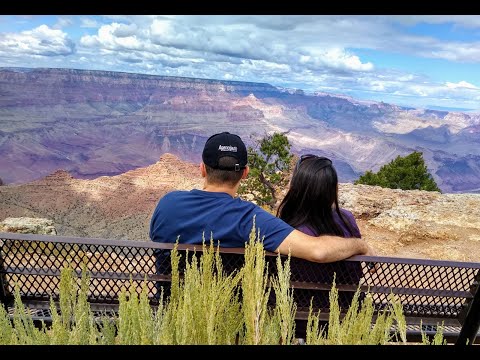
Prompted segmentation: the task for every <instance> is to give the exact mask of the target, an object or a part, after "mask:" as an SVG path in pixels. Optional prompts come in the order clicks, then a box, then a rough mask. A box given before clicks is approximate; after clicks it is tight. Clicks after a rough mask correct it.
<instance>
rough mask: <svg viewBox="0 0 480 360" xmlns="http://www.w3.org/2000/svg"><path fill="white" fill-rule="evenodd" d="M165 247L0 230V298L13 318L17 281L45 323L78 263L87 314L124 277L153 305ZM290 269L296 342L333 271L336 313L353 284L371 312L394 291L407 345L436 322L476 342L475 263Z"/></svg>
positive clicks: (236, 259) (350, 262)
mask: <svg viewBox="0 0 480 360" xmlns="http://www.w3.org/2000/svg"><path fill="white" fill-rule="evenodd" d="M172 248H173V244H160V243H153V242H143V241H133V240H128V241H127V240H109V239H89V238H67V237H61V236H46V235H31V234H16V233H0V301H1V302H2V304H3V306H4V307H5V308H6V309H7V311H8V312H9V313H10V314H11V315H13V292H14V287H15V283H17V284H18V286H19V289H20V293H21V298H22V301H23V303H24V304H25V305H26V306H27V307H28V309H29V311H30V313H31V314H32V316H33V319H34V321H40V320H43V321H45V322H46V323H47V324H48V322H49V321H51V316H50V310H49V301H50V297H53V299H54V300H58V293H59V288H58V285H59V280H60V271H61V269H62V268H63V267H65V266H66V265H67V264H69V265H70V266H72V267H73V269H74V270H75V271H76V272H77V275H79V276H80V274H81V269H82V262H83V261H85V259H87V261H86V265H87V268H88V270H89V271H90V275H91V282H90V293H89V294H88V300H89V302H90V304H91V307H92V310H93V311H94V313H95V312H98V314H100V312H104V311H105V310H110V311H113V312H115V311H116V310H117V309H118V296H119V294H120V291H121V288H122V287H127V288H128V287H129V284H130V280H133V282H134V283H136V284H138V288H139V289H140V288H141V284H142V283H143V282H144V280H145V279H146V284H147V287H148V290H149V298H150V302H151V304H152V306H155V305H157V304H158V299H157V296H156V295H157V286H158V285H161V286H164V288H167V289H168V287H169V284H170V281H171V276H170V275H169V274H168V272H167V273H165V274H157V271H156V269H157V267H158V266H159V265H160V266H163V267H165V268H166V269H168V265H169V264H166V263H164V264H157V265H156V264H155V260H156V258H157V257H156V253H158V251H164V250H170V249H172ZM187 249H189V250H193V249H195V250H196V251H197V252H199V251H201V246H193V245H179V251H180V253H183V255H184V253H185V251H186V250H187ZM190 253H191V251H190ZM220 254H221V257H222V262H223V265H224V268H225V269H226V270H227V271H228V269H230V270H232V269H239V268H240V267H241V266H242V265H243V260H244V249H243V248H221V249H220ZM266 261H267V263H269V272H270V273H272V272H273V271H274V270H275V269H276V266H275V261H276V255H275V254H273V253H268V252H267V254H266ZM371 263H375V264H376V267H377V270H376V271H375V272H370V271H369V270H370V268H369V264H371ZM156 266H157V267H156ZM290 266H291V286H292V288H294V299H295V301H296V303H297V313H296V337H298V338H304V337H305V325H306V321H307V318H308V310H309V306H310V300H311V298H312V296H313V299H314V301H313V306H314V310H315V311H317V310H321V313H320V316H321V319H322V320H325V321H326V320H328V315H329V305H328V292H329V291H330V289H331V283H332V277H333V273H334V272H335V273H336V284H337V288H338V290H339V300H340V305H341V306H342V308H343V309H344V310H346V306H348V301H349V300H350V299H351V297H352V294H353V293H354V292H355V290H356V289H357V286H358V285H360V287H361V289H362V291H367V290H368V291H369V293H370V294H371V295H372V298H373V301H374V305H375V308H376V310H377V311H378V310H380V309H382V308H383V307H384V306H385V305H386V303H387V302H388V294H390V292H392V293H394V294H397V295H398V297H399V298H400V299H401V301H402V305H403V311H404V315H405V317H406V321H407V340H408V341H421V330H423V331H424V332H425V333H427V334H430V335H431V334H434V333H435V331H436V326H437V324H441V323H442V322H443V324H444V327H445V328H444V337H445V339H446V340H447V341H448V342H451V343H452V342H455V343H457V344H465V343H466V342H467V340H468V343H470V344H471V343H474V342H475V343H479V342H480V336H477V333H478V330H479V326H480V290H479V287H480V286H479V283H480V263H470V262H458V261H439V260H423V259H406V258H393V257H368V256H354V257H352V258H350V259H347V260H344V261H340V262H335V263H328V264H320V263H313V262H309V261H306V260H302V259H298V258H292V259H291V264H290ZM342 303H343V304H342ZM345 305H346V306H345ZM421 325H422V327H423V328H421V327H420V326H421Z"/></svg>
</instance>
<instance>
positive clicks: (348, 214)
mask: <svg viewBox="0 0 480 360" xmlns="http://www.w3.org/2000/svg"><path fill="white" fill-rule="evenodd" d="M340 212H341V213H342V215H345V216H347V217H349V218H352V219H355V217H354V216H353V213H352V212H351V211H349V210H347V209H344V208H340Z"/></svg>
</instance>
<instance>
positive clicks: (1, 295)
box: [0, 239, 7, 310]
mask: <svg viewBox="0 0 480 360" xmlns="http://www.w3.org/2000/svg"><path fill="white" fill-rule="evenodd" d="M3 245H4V241H3V240H1V239H0V302H1V303H2V305H3V306H4V307H5V310H7V289H6V288H5V286H6V285H7V279H6V269H5V265H4V261H3V255H2V254H3Z"/></svg>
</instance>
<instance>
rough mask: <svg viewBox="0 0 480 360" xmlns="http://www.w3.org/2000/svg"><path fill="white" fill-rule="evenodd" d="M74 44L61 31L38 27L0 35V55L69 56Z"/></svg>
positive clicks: (73, 50) (72, 51)
mask: <svg viewBox="0 0 480 360" xmlns="http://www.w3.org/2000/svg"><path fill="white" fill-rule="evenodd" d="M74 52H75V44H74V43H73V41H72V40H70V39H69V38H68V35H67V33H65V32H63V31H62V30H55V29H51V28H49V27H48V26H47V25H40V26H39V27H37V28H35V29H33V30H26V31H22V32H21V33H3V34H0V54H2V55H9V56H21V55H31V56H59V55H63V56H66V55H71V54H73V53H74Z"/></svg>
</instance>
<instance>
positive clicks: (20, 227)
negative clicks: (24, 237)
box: [0, 217, 57, 235]
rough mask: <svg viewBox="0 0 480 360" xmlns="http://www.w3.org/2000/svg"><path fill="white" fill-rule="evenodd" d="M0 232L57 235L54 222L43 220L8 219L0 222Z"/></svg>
mask: <svg viewBox="0 0 480 360" xmlns="http://www.w3.org/2000/svg"><path fill="white" fill-rule="evenodd" d="M0 232H14V233H21V234H41V235H57V230H56V229H55V226H54V224H53V221H52V220H49V219H41V218H27V217H20V218H6V219H5V220H3V221H2V222H0Z"/></svg>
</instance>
